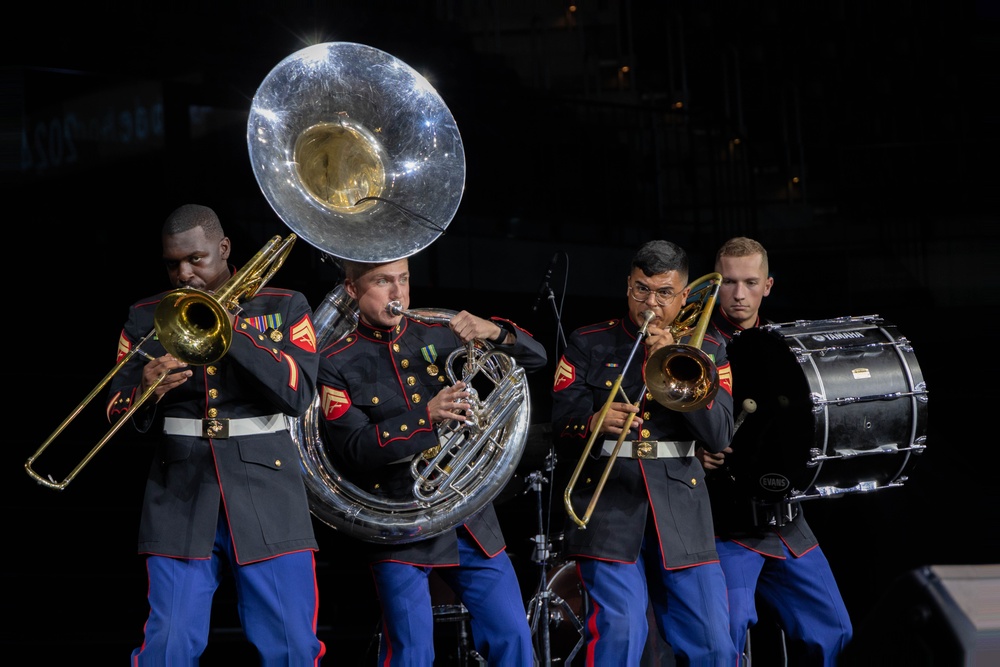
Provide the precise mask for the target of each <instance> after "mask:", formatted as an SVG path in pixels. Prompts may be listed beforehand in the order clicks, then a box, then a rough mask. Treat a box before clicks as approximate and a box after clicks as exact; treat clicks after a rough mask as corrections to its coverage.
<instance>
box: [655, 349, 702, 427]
mask: <svg viewBox="0 0 1000 667" xmlns="http://www.w3.org/2000/svg"><path fill="white" fill-rule="evenodd" d="M643 375H644V377H645V380H646V388H647V389H648V390H649V393H650V394H652V396H653V400H655V401H656V402H657V403H659V404H660V405H663V406H665V407H667V408H670V409H671V410H676V411H678V412H692V411H694V410H698V409H700V408H703V407H705V405H707V404H708V403H710V402H711V401H712V399H713V398H715V394H716V392H718V390H719V370H718V369H717V368H716V367H715V364H714V363H712V360H711V359H710V358H709V356H708V355H707V354H705V353H704V352H702V351H701V349H699V348H697V347H693V346H691V345H668V346H666V347H661V348H660V349H659V350H657V351H656V352H654V353H653V354H652V355H650V357H649V360H648V361H646V365H645V367H644V368H643Z"/></svg>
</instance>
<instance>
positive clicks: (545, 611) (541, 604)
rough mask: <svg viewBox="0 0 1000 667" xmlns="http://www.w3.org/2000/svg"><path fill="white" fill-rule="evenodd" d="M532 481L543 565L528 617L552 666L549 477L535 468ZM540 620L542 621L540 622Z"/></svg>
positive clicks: (536, 552)
mask: <svg viewBox="0 0 1000 667" xmlns="http://www.w3.org/2000/svg"><path fill="white" fill-rule="evenodd" d="M552 457H553V454H552V453H551V452H550V453H549V455H548V456H547V457H546V458H547V459H549V460H550V459H551V458H552ZM527 481H528V491H534V493H535V497H536V498H537V500H538V502H537V503H536V504H537V506H538V533H536V534H535V537H534V539H533V540H532V541H533V542H534V543H535V548H534V549H533V550H532V553H531V562H533V563H537V564H538V566H539V574H540V581H539V584H538V593H536V594H535V596H534V597H533V598H531V603H530V604H529V605H528V620H529V621H530V623H531V636H532V637H534V636H535V635H536V634H537V633H540V639H539V641H538V645H537V646H536V649H537V651H538V652H539V653H540V655H539V662H540V664H541V665H542V666H543V667H549V666H550V665H551V664H552V642H551V638H550V636H549V597H550V596H551V591H550V590H549V586H548V583H549V558H550V557H551V553H552V552H551V547H552V545H551V544H550V543H549V537H548V534H547V532H546V530H545V528H546V524H545V520H544V518H543V514H542V484H543V483H545V482H547V481H548V480H547V479H545V476H544V475H543V474H542V471H541V470H535V471H534V472H532V473H531V474H529V475H528V477H527ZM539 619H542V622H541V623H539V622H538V621H539Z"/></svg>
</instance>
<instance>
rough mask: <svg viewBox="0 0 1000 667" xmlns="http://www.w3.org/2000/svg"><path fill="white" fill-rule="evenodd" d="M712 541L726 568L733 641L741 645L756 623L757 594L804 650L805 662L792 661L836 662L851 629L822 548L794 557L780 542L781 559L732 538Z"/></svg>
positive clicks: (816, 663) (809, 663)
mask: <svg viewBox="0 0 1000 667" xmlns="http://www.w3.org/2000/svg"><path fill="white" fill-rule="evenodd" d="M715 546H716V549H717V550H718V552H719V558H720V559H721V562H722V569H723V570H724V571H725V573H726V585H727V587H728V588H729V623H730V631H731V632H732V635H733V643H734V644H735V645H736V646H738V647H740V649H741V650H742V648H743V647H744V645H745V644H746V638H747V631H748V629H749V628H750V627H752V626H753V625H755V624H756V623H757V608H756V606H755V604H754V601H755V597H756V598H758V599H760V600H761V602H763V603H764V604H767V605H768V606H769V607H771V608H773V609H774V611H775V613H776V614H777V616H778V620H779V622H780V624H781V628H782V630H783V631H784V633H785V637H786V639H787V640H788V641H789V642H790V643H792V644H797V645H798V647H799V648H801V649H802V651H803V652H804V654H805V657H804V658H803V660H806V662H801V661H798V660H797V661H796V664H802V665H824V666H825V667H829V666H832V665H835V664H836V660H837V656H839V655H840V652H841V651H843V649H844V647H845V646H847V643H848V642H849V641H850V640H851V636H852V632H853V630H852V627H851V619H850V616H848V614H847V607H846V606H845V605H844V600H843V598H842V597H841V596H840V589H839V588H838V587H837V582H836V580H835V579H834V578H833V572H832V571H831V570H830V563H829V562H828V561H827V559H826V556H825V555H824V554H823V551H822V549H820V548H819V547H818V546H817V547H816V548H814V549H812V550H810V551H808V552H807V553H805V554H803V555H802V556H800V557H798V558H795V557H794V556H793V555H792V554H791V552H789V551H788V547H783V548H784V551H785V558H772V557H768V556H763V555H762V554H759V553H757V552H756V551H753V550H751V549H747V548H746V547H744V546H741V545H739V544H736V543H735V542H726V541H722V540H716V545H715Z"/></svg>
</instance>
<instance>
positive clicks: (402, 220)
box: [247, 42, 465, 262]
mask: <svg viewBox="0 0 1000 667" xmlns="http://www.w3.org/2000/svg"><path fill="white" fill-rule="evenodd" d="M247 145H248V148H249V151H250V162H251V165H252V167H253V171H254V176H256V178H257V183H258V184H259V185H260V188H261V191H262V192H263V193H264V196H265V197H266V198H267V201H268V203H270V205H271V207H272V208H273V209H274V210H275V212H276V213H277V214H278V216H279V217H280V218H281V219H282V220H283V221H284V223H285V224H286V225H288V226H289V227H290V228H292V230H294V231H295V232H296V233H297V234H298V235H299V237H301V238H303V239H305V241H306V242H307V243H309V244H311V245H313V246H315V247H316V248H319V249H320V250H323V251H324V252H327V253H329V254H331V255H334V256H335V257H339V258H342V259H348V260H354V261H359V262H387V261H394V260H396V259H401V258H403V257H409V256H410V255H413V254H415V253H417V252H419V251H420V250H422V249H423V248H425V247H427V246H428V245H430V244H431V243H433V242H434V241H435V240H436V239H437V238H438V237H439V236H440V235H441V234H442V233H444V230H445V229H446V228H447V226H448V225H449V224H450V223H451V220H452V218H453V217H454V216H455V212H456V211H457V210H458V206H459V203H460V202H461V200H462V194H463V191H464V187H465V151H464V148H463V146H462V137H461V135H460V134H459V131H458V127H457V125H456V124H455V119H454V118H453V117H452V115H451V112H450V111H449V110H448V107H447V105H445V103H444V101H443V100H442V99H441V96H440V95H438V93H437V91H436V90H435V89H434V88H433V87H432V86H431V84H430V83H429V82H428V81H427V79H425V78H424V77H423V76H422V75H421V74H419V73H418V72H417V71H416V70H414V69H413V68H412V67H410V66H409V65H407V64H406V63H404V62H402V61H401V60H399V59H397V58H395V57H393V56H392V55H390V54H388V53H385V52H384V51H380V50H379V49H376V48H373V47H370V46H365V45H364V44H355V43H351V42H329V43H324V44H317V45H315V46H310V47H307V48H304V49H302V50H300V51H297V52H295V53H293V54H292V55H290V56H288V57H287V58H285V59H284V60H282V61H281V62H280V63H278V65H277V66H275V68H274V69H272V70H271V72H270V73H269V74H268V75H267V77H266V78H265V79H264V81H263V82H262V83H261V85H260V87H259V88H258V89H257V93H256V94H255V95H254V98H253V103H252V104H251V107H250V117H249V120H248V122H247Z"/></svg>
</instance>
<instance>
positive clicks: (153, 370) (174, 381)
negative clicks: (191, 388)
mask: <svg viewBox="0 0 1000 667" xmlns="http://www.w3.org/2000/svg"><path fill="white" fill-rule="evenodd" d="M140 354H142V355H143V356H144V357H146V358H147V359H149V363H148V364H146V365H145V366H144V367H143V369H142V382H141V383H140V385H139V391H140V393H145V392H146V390H147V389H148V388H149V387H152V386H153V385H154V384H156V383H157V381H158V380H159V384H158V385H157V386H156V389H155V390H154V391H153V395H154V396H155V397H156V400H157V401H159V400H160V399H161V398H163V395H164V394H166V393H167V392H168V391H170V390H171V389H174V388H175V387H179V386H180V385H182V384H184V383H185V382H187V380H188V378H189V377H191V375H192V374H193V371H191V370H186V369H187V367H188V365H187V364H186V363H184V362H183V361H181V360H180V359H177V358H176V357H174V356H173V355H172V354H169V353H168V354H165V355H163V356H162V357H153V356H152V355H148V354H146V353H145V352H143V351H142V350H140ZM161 377H162V378H163V379H162V380H160V378H161Z"/></svg>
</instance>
